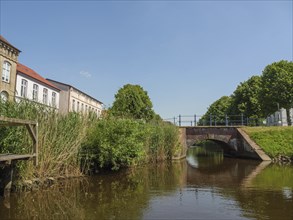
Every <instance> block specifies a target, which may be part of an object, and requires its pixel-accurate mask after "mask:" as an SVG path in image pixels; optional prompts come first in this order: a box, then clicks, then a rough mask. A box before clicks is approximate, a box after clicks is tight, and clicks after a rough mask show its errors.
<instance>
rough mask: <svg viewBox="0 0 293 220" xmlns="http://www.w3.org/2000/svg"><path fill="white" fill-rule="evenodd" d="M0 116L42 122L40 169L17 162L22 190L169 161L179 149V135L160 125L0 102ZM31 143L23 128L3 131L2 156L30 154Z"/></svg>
mask: <svg viewBox="0 0 293 220" xmlns="http://www.w3.org/2000/svg"><path fill="white" fill-rule="evenodd" d="M0 114H1V115H3V116H6V117H11V118H20V119H30V120H37V121H38V124H39V126H38V144H39V164H38V166H37V167H35V166H33V164H32V163H31V162H27V161H25V162H21V161H20V162H17V170H16V172H15V175H16V178H17V179H18V182H19V183H20V185H31V183H34V184H35V185H42V184H51V183H53V182H54V181H55V179H58V178H67V177H76V176H82V175H84V174H85V173H89V172H90V171H92V170H95V171H97V170H102V169H111V170H118V169H120V168H122V167H130V166H135V165H138V164H143V163H148V162H154V161H159V160H165V159H171V158H172V155H173V154H174V153H175V152H176V151H177V150H178V149H179V143H178V129H177V128H176V127H175V126H173V125H170V124H167V123H164V122H162V121H160V120H157V121H153V122H148V123H146V122H144V121H142V120H134V119H121V118H114V117H106V118H102V119H98V118H97V117H95V115H94V114H84V115H82V114H78V113H69V114H67V115H61V114H58V113H57V112H56V111H55V110H54V109H48V108H47V107H44V106H42V105H39V104H34V103H32V102H28V101H22V102H20V103H10V102H6V103H3V102H0ZM30 146H31V140H30V137H29V135H28V133H27V131H26V129H25V128H23V127H1V128H0V153H18V154H26V153H28V152H29V151H30Z"/></svg>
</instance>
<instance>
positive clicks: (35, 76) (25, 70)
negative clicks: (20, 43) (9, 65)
mask: <svg viewBox="0 0 293 220" xmlns="http://www.w3.org/2000/svg"><path fill="white" fill-rule="evenodd" d="M17 72H21V73H22V74H24V75H27V76H29V77H31V78H33V79H35V80H37V81H39V82H41V83H43V84H45V85H47V86H50V87H52V88H54V89H56V90H58V91H60V89H59V88H58V87H56V86H54V85H53V84H52V83H50V82H49V81H48V80H46V79H45V78H43V77H42V76H40V75H39V74H38V73H36V72H35V71H34V70H32V69H30V68H28V67H27V66H25V65H23V64H20V63H18V64H17Z"/></svg>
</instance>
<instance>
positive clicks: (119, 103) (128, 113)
mask: <svg viewBox="0 0 293 220" xmlns="http://www.w3.org/2000/svg"><path fill="white" fill-rule="evenodd" d="M152 108H153V104H152V102H151V100H150V98H149V96H148V94H147V92H146V91H144V90H143V88H142V87H141V86H139V85H131V84H127V85H124V86H123V87H122V88H121V89H119V90H118V92H117V94H116V95H115V101H114V103H113V106H112V107H111V109H110V113H111V114H112V115H114V116H119V117H123V118H133V119H144V120H146V121H149V120H151V119H153V118H154V116H155V113H154V111H153V109H152Z"/></svg>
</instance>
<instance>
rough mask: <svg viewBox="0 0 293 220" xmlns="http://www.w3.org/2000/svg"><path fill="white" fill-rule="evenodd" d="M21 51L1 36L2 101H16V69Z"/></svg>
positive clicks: (0, 90) (0, 93)
mask: <svg viewBox="0 0 293 220" xmlns="http://www.w3.org/2000/svg"><path fill="white" fill-rule="evenodd" d="M19 53H20V50H18V49H17V48H16V47H14V46H13V45H12V44H10V43H9V42H8V41H7V40H6V39H5V38H4V37H2V36H1V35H0V70H1V80H0V95H1V99H2V100H4V101H6V100H10V101H12V100H14V96H15V89H16V84H15V83H16V68H17V61H18V55H19Z"/></svg>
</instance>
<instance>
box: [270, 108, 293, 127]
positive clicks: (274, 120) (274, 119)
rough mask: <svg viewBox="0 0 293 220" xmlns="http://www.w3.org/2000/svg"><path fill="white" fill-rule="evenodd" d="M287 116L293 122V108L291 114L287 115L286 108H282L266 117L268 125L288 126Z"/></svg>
mask: <svg viewBox="0 0 293 220" xmlns="http://www.w3.org/2000/svg"><path fill="white" fill-rule="evenodd" d="M287 117H291V121H292V122H293V108H291V109H290V116H287V112H286V109H284V108H281V109H280V110H279V111H276V112H275V113H274V114H272V115H270V116H269V117H267V119H266V124H267V126H288V122H287Z"/></svg>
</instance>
